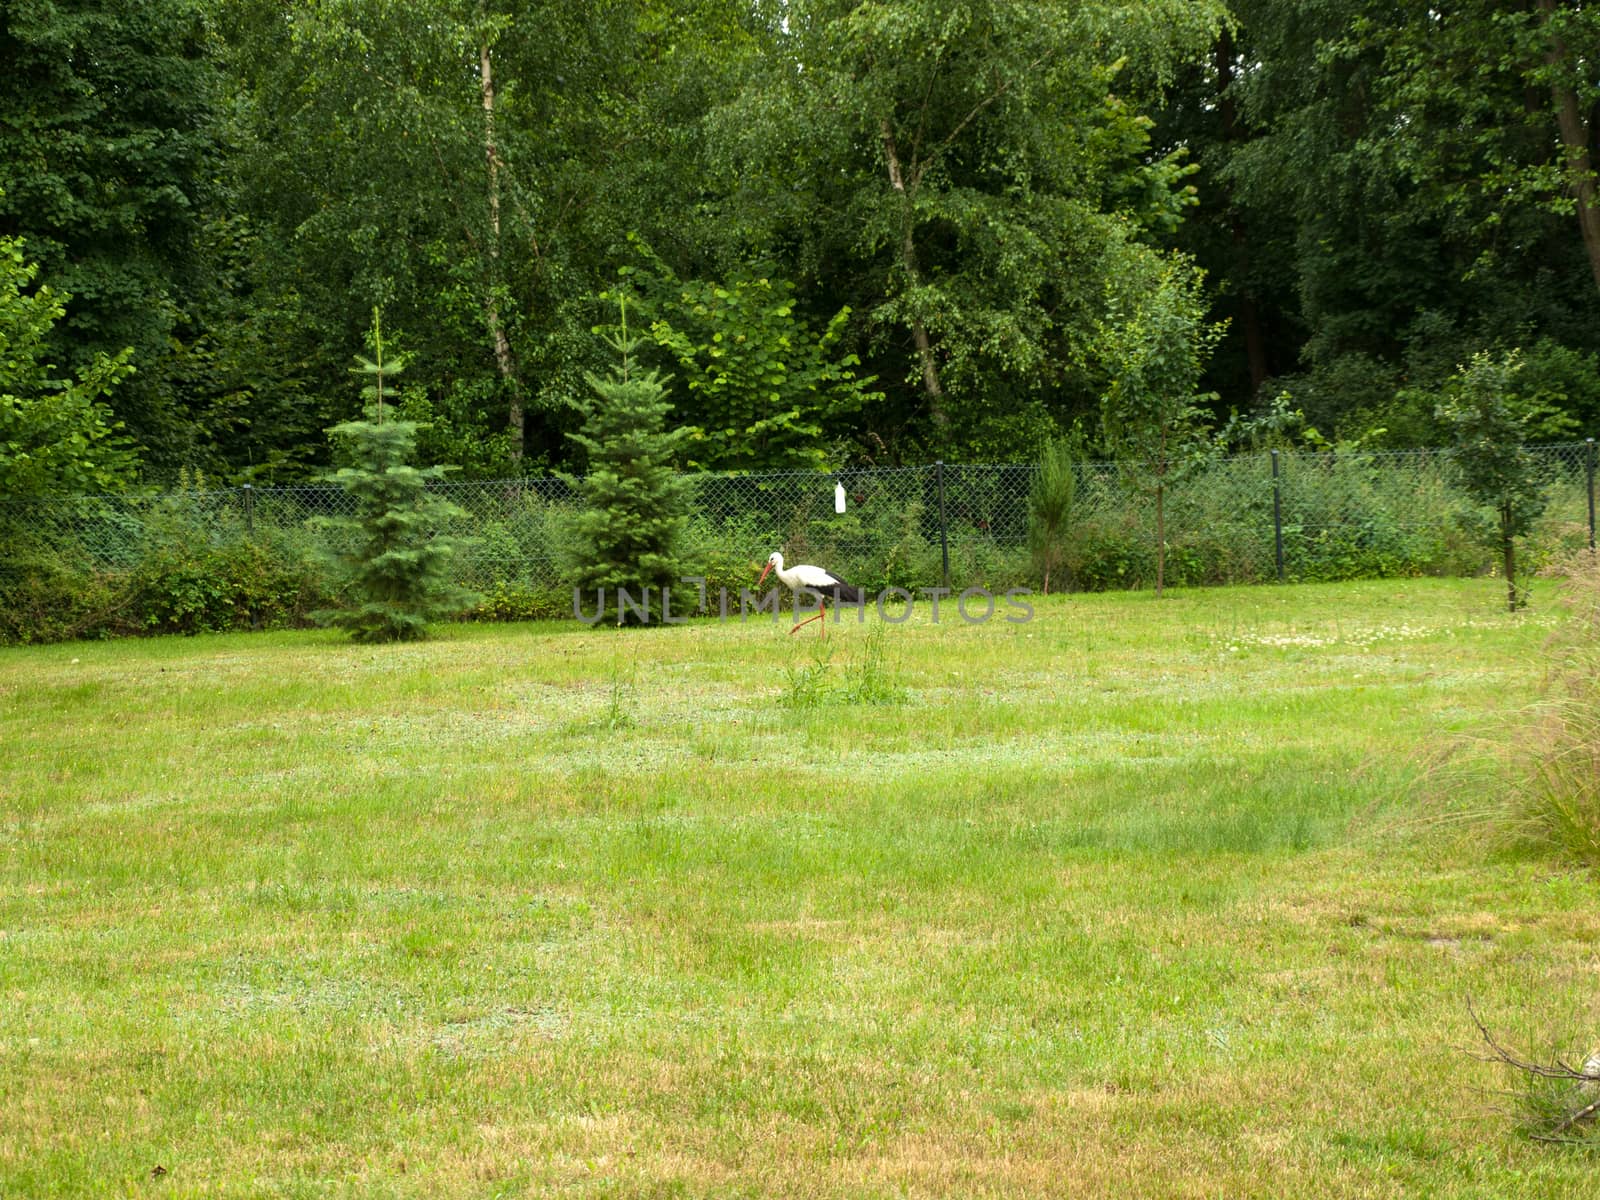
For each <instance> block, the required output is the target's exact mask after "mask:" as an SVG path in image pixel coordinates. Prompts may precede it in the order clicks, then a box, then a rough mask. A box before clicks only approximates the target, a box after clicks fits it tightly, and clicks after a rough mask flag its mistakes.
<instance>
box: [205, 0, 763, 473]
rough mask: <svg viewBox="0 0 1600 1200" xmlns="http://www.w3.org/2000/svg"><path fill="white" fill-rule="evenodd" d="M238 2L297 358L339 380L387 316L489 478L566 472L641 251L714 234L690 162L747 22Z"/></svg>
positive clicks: (338, 1) (720, 17) (233, 29)
mask: <svg viewBox="0 0 1600 1200" xmlns="http://www.w3.org/2000/svg"><path fill="white" fill-rule="evenodd" d="M225 7H226V8H227V10H228V12H229V20H228V22H227V26H226V27H227V30H228V38H229V42H230V45H231V46H232V47H233V52H232V62H233V63H234V66H235V69H236V71H237V73H238V78H239V83H240V92H241V112H242V117H241V126H242V132H241V134H240V141H241V145H242V153H241V156H240V178H241V196H242V200H243V203H244V206H245V208H246V211H247V212H249V213H250V214H251V216H252V219H253V220H254V221H255V222H256V224H257V227H258V229H259V234H260V243H259V250H258V258H257V268H256V278H257V279H258V281H259V287H260V288H261V290H262V291H263V293H264V295H265V296H266V297H267V298H268V299H269V301H270V303H271V304H273V305H275V306H278V307H281V308H282V309H284V310H285V311H288V312H292V313H293V315H294V318H293V325H294V326H295V327H296V329H297V330H298V336H297V339H296V341H297V345H296V347H295V349H294V352H293V353H294V356H295V357H296V358H299V359H303V360H306V361H309V362H310V364H311V372H312V374H313V375H314V376H318V377H320V378H321V379H323V380H331V379H333V378H336V377H337V373H338V370H339V366H338V361H339V360H338V359H337V357H330V355H329V352H328V349H327V348H328V347H331V346H337V345H339V344H341V343H344V344H348V341H349V338H350V336H351V333H352V330H351V328H350V315H349V314H350V312H351V311H352V309H356V310H359V309H360V308H361V307H363V305H364V304H367V303H374V302H382V303H383V304H384V306H385V309H386V311H388V312H390V313H391V314H393V316H394V318H395V320H396V322H397V323H398V324H400V325H402V326H403V327H405V328H407V329H409V330H412V331H413V341H412V350H413V351H414V354H415V356H416V362H417V365H418V369H419V371H421V373H422V374H424V375H425V376H426V377H427V378H428V379H430V380H433V381H437V382H436V383H435V384H434V385H433V386H431V387H430V389H429V395H428V403H429V407H430V412H431V414H432V416H433V419H434V420H435V421H436V422H437V423H438V425H439V427H440V428H439V429H438V430H436V431H435V432H436V435H437V436H441V437H453V438H456V439H458V440H462V441H476V442H478V443H479V444H480V445H481V446H485V447H487V448H488V452H487V453H486V454H485V455H484V457H483V459H482V460H481V461H480V462H479V464H478V468H479V469H480V470H482V471H483V472H486V473H503V472H505V471H507V470H514V469H518V468H519V466H523V465H531V466H539V465H544V466H548V465H550V464H552V463H557V462H560V461H562V460H563V459H564V458H565V457H566V455H567V452H568V448H567V446H566V443H565V441H564V439H563V437H562V430H563V428H564V427H565V424H566V422H567V421H568V420H569V418H570V414H571V411H572V410H571V409H570V407H569V404H568V401H569V400H570V399H571V398H574V397H576V396H579V395H581V394H582V393H583V391H584V383H583V374H584V371H585V370H586V369H588V368H589V367H591V366H594V365H597V363H598V360H597V358H596V352H595V350H594V347H593V339H592V338H590V337H589V335H588V330H589V327H590V326H591V324H592V323H593V320H594V318H595V310H594V303H595V296H596V294H597V293H598V292H599V291H600V290H601V289H602V288H604V287H605V286H606V284H607V282H609V281H610V280H612V279H614V277H615V270H616V267H617V266H618V265H619V263H620V261H621V260H620V254H621V249H620V248H621V247H622V246H623V244H624V241H625V237H626V235H627V234H628V233H629V232H632V231H634V230H639V231H641V232H643V233H645V234H646V235H653V234H655V233H657V232H658V231H660V230H671V231H672V236H671V237H669V238H665V239H662V240H664V241H666V242H668V243H670V244H671V245H672V246H673V247H674V251H675V254H676V252H677V247H678V246H679V245H680V244H681V243H684V242H685V241H687V242H688V243H689V244H690V245H696V244H698V243H699V242H700V240H701V239H700V238H699V237H698V235H697V233H696V230H697V229H698V227H699V225H700V223H701V222H700V219H699V217H698V216H697V214H696V205H697V203H698V200H699V192H700V190H701V189H702V186H703V185H702V183H701V182H700V180H701V172H700V171H699V170H697V169H695V168H694V167H693V166H691V165H689V164H688V160H689V159H692V157H693V149H692V148H693V142H694V137H695V131H696V130H697V129H698V118H699V116H700V114H701V113H703V111H704V110H705V108H706V107H707V89H708V88H714V87H715V86H716V83H717V80H718V79H719V78H720V77H721V76H722V75H723V74H724V73H725V72H726V71H728V70H731V69H733V65H732V64H734V63H736V62H737V59H738V55H739V46H740V44H741V38H742V37H743V36H744V35H743V34H742V33H741V29H740V20H741V19H742V18H741V13H742V9H741V7H740V6H739V5H737V4H733V3H731V2H730V3H718V2H712V0H703V2H700V3H695V4H689V5H682V4H675V5H670V6H669V5H662V4H655V3H647V2H644V0H629V2H621V3H616V4H607V5H601V6H595V5H591V4H587V3H578V2H576V0H545V2H538V3H534V2H527V0H493V2H490V0H417V2H416V3H410V4H404V5H401V4H395V3H392V2H391V0H316V2H315V3H309V4H304V5H293V6H285V5H282V4H279V3H277V2H276V0H229V2H228V3H227V4H226V5H225ZM678 259H679V261H690V259H689V258H688V257H687V256H684V255H678ZM352 296H353V297H355V298H356V299H358V300H359V301H361V302H362V304H359V305H354V306H352V305H351V304H350V303H349V300H350V299H351V298H352ZM324 386H325V385H324Z"/></svg>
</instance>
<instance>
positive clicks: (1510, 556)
mask: <svg viewBox="0 0 1600 1200" xmlns="http://www.w3.org/2000/svg"><path fill="white" fill-rule="evenodd" d="M1500 555H1501V560H1502V562H1503V563H1504V565H1505V572H1506V607H1507V608H1509V609H1510V610H1511V611H1512V612H1516V611H1517V609H1519V608H1521V607H1522V598H1521V597H1520V596H1518V595H1517V549H1516V542H1515V541H1514V539H1513V538H1512V536H1511V512H1510V510H1508V509H1504V508H1502V509H1501V510H1500Z"/></svg>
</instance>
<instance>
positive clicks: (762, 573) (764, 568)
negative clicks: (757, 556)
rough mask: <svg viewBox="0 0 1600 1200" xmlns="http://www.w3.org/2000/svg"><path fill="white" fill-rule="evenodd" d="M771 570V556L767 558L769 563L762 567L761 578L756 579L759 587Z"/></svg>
mask: <svg viewBox="0 0 1600 1200" xmlns="http://www.w3.org/2000/svg"><path fill="white" fill-rule="evenodd" d="M770 570H772V560H771V559H770V558H769V559H768V560H767V565H766V566H764V567H762V568H761V578H760V579H758V580H756V586H757V587H760V586H761V585H762V583H763V582H765V580H766V578H767V572H768V571H770Z"/></svg>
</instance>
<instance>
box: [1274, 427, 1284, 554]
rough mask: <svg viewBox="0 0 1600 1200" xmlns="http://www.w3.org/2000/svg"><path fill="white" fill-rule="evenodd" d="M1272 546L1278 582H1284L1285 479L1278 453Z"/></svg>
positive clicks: (1275, 457) (1275, 466) (1275, 453)
mask: <svg viewBox="0 0 1600 1200" xmlns="http://www.w3.org/2000/svg"><path fill="white" fill-rule="evenodd" d="M1272 545H1273V552H1274V557H1275V558H1276V561H1277V564H1278V582H1279V583H1282V582H1283V477H1282V476H1281V475H1280V474H1279V473H1278V452H1277V451H1276V450H1274V451H1273V452H1272Z"/></svg>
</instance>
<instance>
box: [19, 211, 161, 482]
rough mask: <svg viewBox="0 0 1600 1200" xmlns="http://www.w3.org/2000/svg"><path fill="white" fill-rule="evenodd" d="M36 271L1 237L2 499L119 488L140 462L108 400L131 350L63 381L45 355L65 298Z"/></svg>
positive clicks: (125, 371)
mask: <svg viewBox="0 0 1600 1200" xmlns="http://www.w3.org/2000/svg"><path fill="white" fill-rule="evenodd" d="M37 270H38V268H37V265H36V264H33V263H30V262H28V261H27V260H26V259H25V257H24V255H23V251H22V244H21V240H20V239H18V238H9V237H0V498H3V499H16V498H19V497H25V496H39V495H46V494H51V493H95V494H98V493H101V492H108V491H113V490H116V489H117V488H119V487H121V486H123V485H124V484H126V483H127V482H128V481H129V479H130V478H131V476H132V474H133V470H134V467H135V465H136V461H137V460H136V459H135V456H134V454H133V451H132V449H131V447H130V446H129V445H128V442H127V439H126V438H125V437H123V436H122V435H121V433H120V432H119V431H120V429H121V426H120V424H119V423H118V422H117V421H116V420H115V419H114V418H113V417H112V415H111V411H110V409H109V408H108V407H107V406H106V405H105V403H104V402H103V399H102V398H103V397H104V396H106V395H107V394H108V393H110V392H111V391H112V390H113V389H114V388H115V387H116V386H117V385H118V384H120V383H121V382H122V381H123V380H125V379H126V378H127V377H128V375H129V374H131V373H132V367H130V366H129V365H128V352H127V351H124V352H123V353H121V354H118V355H117V356H115V357H114V358H113V357H108V356H106V355H104V354H102V355H100V356H99V357H97V358H96V359H95V360H94V361H93V362H92V363H90V364H89V365H88V366H87V367H85V368H84V369H83V370H82V371H81V373H80V374H79V375H78V377H77V378H76V379H67V380H63V379H60V378H58V372H57V370H56V367H55V366H54V364H52V363H51V362H49V361H48V359H47V355H49V354H50V352H51V351H50V334H51V331H52V330H53V329H54V327H55V326H56V324H57V323H58V322H59V321H60V320H61V318H62V316H63V315H64V314H65V312H66V305H65V298H64V297H61V296H58V295H56V293H55V292H53V291H52V290H51V289H50V288H49V287H39V288H33V287H31V285H32V283H33V280H34V276H35V274H36V273H37Z"/></svg>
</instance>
